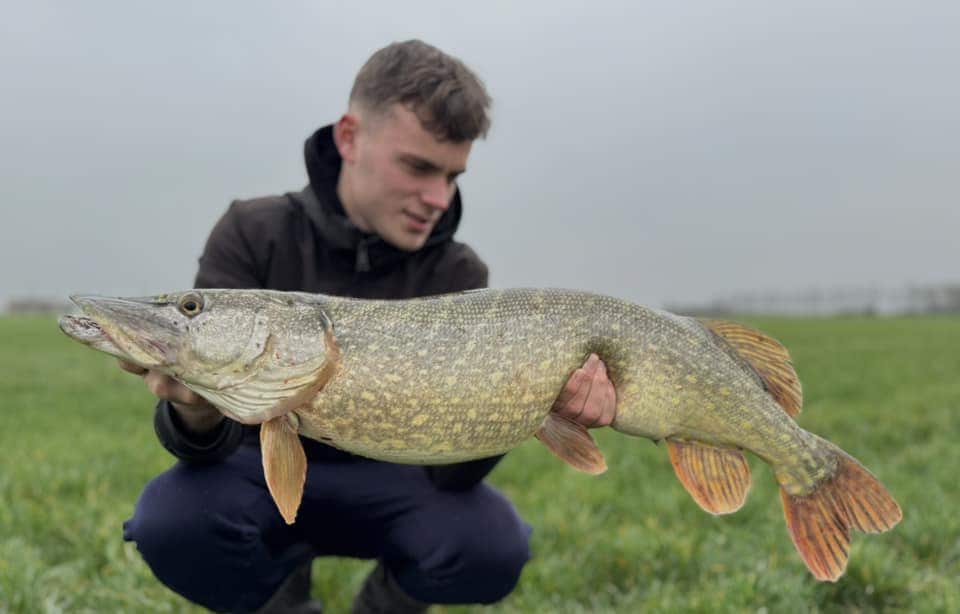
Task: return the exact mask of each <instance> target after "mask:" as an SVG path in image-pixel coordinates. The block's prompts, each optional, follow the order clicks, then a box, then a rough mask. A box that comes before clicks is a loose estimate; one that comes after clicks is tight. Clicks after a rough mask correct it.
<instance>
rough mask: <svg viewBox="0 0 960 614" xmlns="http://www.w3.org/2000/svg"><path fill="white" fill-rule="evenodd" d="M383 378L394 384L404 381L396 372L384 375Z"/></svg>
mask: <svg viewBox="0 0 960 614" xmlns="http://www.w3.org/2000/svg"><path fill="white" fill-rule="evenodd" d="M383 379H385V380H387V381H388V382H390V383H392V384H399V383H400V382H402V381H403V378H402V377H400V376H399V375H397V374H396V373H387V374H386V375H384V376H383Z"/></svg>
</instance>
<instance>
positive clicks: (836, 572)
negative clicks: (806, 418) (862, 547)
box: [780, 444, 903, 582]
mask: <svg viewBox="0 0 960 614" xmlns="http://www.w3.org/2000/svg"><path fill="white" fill-rule="evenodd" d="M831 445H832V444H831ZM837 452H838V455H839V458H838V464H837V468H836V472H835V473H834V474H833V475H832V476H831V477H829V478H827V479H825V480H823V481H822V482H820V483H819V484H818V485H817V486H816V487H815V488H814V490H813V491H812V492H810V493H809V494H807V495H804V496H795V495H791V494H789V493H787V491H786V490H784V488H783V487H782V486H781V488H780V498H781V500H782V501H783V513H784V516H785V518H786V521H787V529H788V530H789V532H790V537H791V539H792V540H793V545H794V546H796V548H797V552H798V553H800V558H802V559H803V562H804V563H806V565H807V568H808V569H809V570H810V573H812V574H813V575H814V577H815V578H817V580H821V581H828V582H836V581H837V579H839V578H840V576H842V575H843V573H844V571H845V570H846V567H847V559H848V556H849V552H850V530H851V529H857V530H858V531H862V532H864V533H882V532H884V531H888V530H890V529H892V528H893V527H894V526H895V525H896V524H897V523H898V522H900V519H901V518H903V512H902V511H901V510H900V506H899V505H897V502H896V501H895V500H894V499H893V496H892V495H891V494H890V493H889V492H888V491H887V489H886V488H885V487H884V486H883V484H881V483H880V481H879V480H877V478H875V477H874V476H873V474H871V473H870V472H869V471H868V470H867V469H866V468H865V467H864V466H863V465H861V464H860V463H859V462H857V460H856V459H854V458H853V457H851V456H849V455H847V454H846V453H845V452H843V451H842V450H839V448H838V449H837Z"/></svg>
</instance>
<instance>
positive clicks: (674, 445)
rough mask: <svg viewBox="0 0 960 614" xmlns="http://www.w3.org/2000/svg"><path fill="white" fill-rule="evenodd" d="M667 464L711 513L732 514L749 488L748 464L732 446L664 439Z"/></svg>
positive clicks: (692, 495)
mask: <svg viewBox="0 0 960 614" xmlns="http://www.w3.org/2000/svg"><path fill="white" fill-rule="evenodd" d="M667 449H668V450H669V451H670V463H671V464H672V465H673V470H674V472H675V473H676V474H677V478H679V480H680V483H681V484H683V487H684V488H686V489H687V492H688V493H690V496H691V497H693V500H694V501H696V502H697V504H698V505H699V506H700V507H702V508H703V509H704V510H706V511H708V512H710V513H711V514H732V513H733V512H735V511H737V510H738V509H740V508H741V507H742V506H743V502H744V501H746V500H747V492H748V491H749V490H750V465H748V464H747V459H746V458H745V457H744V456H743V452H741V451H740V450H737V449H736V448H718V447H715V446H711V445H707V444H705V443H700V442H697V441H676V440H668V441H667Z"/></svg>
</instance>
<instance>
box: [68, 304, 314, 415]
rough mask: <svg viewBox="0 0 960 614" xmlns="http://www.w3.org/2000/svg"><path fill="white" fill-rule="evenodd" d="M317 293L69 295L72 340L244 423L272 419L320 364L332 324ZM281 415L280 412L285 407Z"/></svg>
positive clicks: (69, 333)
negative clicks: (161, 378)
mask: <svg viewBox="0 0 960 614" xmlns="http://www.w3.org/2000/svg"><path fill="white" fill-rule="evenodd" d="M322 298H323V297H320V296H317V295H310V294H301V293H287V292H275V291H269V290H187V291H184V292H175V293H169V294H160V295H157V296H151V297H136V298H112V297H101V296H75V297H71V299H72V300H73V301H74V303H76V304H77V305H78V306H79V307H80V309H81V310H82V312H83V317H78V316H63V318H61V320H60V328H61V329H62V330H63V331H64V332H65V333H66V334H67V335H69V336H70V337H72V338H73V339H75V340H77V341H79V342H81V343H84V344H85V345H87V346H89V347H92V348H93V349H96V350H99V351H102V352H106V353H108V354H111V355H113V356H116V357H118V358H121V359H123V360H125V361H127V362H130V363H133V364H136V365H139V366H140V367H143V368H145V369H151V370H154V371H159V372H161V373H165V374H167V375H170V376H171V377H173V378H174V379H176V380H178V381H180V382H182V383H183V384H184V385H186V386H187V387H188V388H190V389H191V390H193V391H194V392H196V393H197V394H199V395H200V396H202V397H204V398H206V399H207V400H209V401H210V402H211V403H213V404H214V405H215V406H217V407H218V408H219V409H220V410H221V411H222V412H223V413H225V414H227V415H228V416H230V417H232V418H235V419H237V420H239V421H240V422H244V423H247V424H255V423H260V422H263V421H265V420H268V419H270V418H272V417H275V415H279V413H282V412H280V411H279V410H278V409H277V407H278V406H282V401H283V400H285V399H287V398H288V397H292V396H295V395H296V394H297V393H298V392H300V391H302V390H303V389H304V388H305V387H308V386H309V385H311V384H312V383H313V382H314V380H315V379H316V377H317V375H318V373H319V372H320V370H321V369H322V368H323V366H324V363H325V362H326V358H327V353H328V343H329V341H330V334H331V333H332V324H331V321H330V318H329V317H328V315H327V313H326V311H325V310H324V308H323V303H322ZM287 409H289V408H287Z"/></svg>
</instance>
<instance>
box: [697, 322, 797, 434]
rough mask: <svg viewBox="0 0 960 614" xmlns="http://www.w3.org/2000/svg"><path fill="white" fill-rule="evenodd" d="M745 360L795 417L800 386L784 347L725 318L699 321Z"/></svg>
mask: <svg viewBox="0 0 960 614" xmlns="http://www.w3.org/2000/svg"><path fill="white" fill-rule="evenodd" d="M700 322H701V323H702V324H703V325H704V326H706V327H707V328H708V329H710V330H711V331H713V332H714V333H716V335H717V336H718V337H720V338H721V339H723V340H724V341H725V342H726V343H727V345H729V346H730V347H731V348H733V350H734V351H735V352H736V353H737V355H738V356H740V358H742V359H743V360H745V361H746V362H747V364H749V365H750V368H751V369H753V371H754V373H756V374H757V375H758V376H759V377H760V379H761V380H762V381H763V386H764V388H766V390H767V393H769V394H770V396H771V397H773V400H774V401H776V402H777V404H778V405H779V406H780V407H782V408H783V410H784V411H785V412H787V414H789V415H791V416H796V415H797V414H799V413H800V409H801V408H802V407H803V389H802V388H801V386H800V379H799V378H798V377H797V372H796V370H794V368H793V363H792V362H790V353H789V352H787V348H785V347H783V345H782V344H781V343H780V342H779V341H777V340H776V339H774V338H773V337H769V336H767V335H765V334H763V333H761V332H760V331H758V330H754V329H752V328H750V327H748V326H744V325H743V324H738V323H737V322H730V321H728V320H700Z"/></svg>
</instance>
